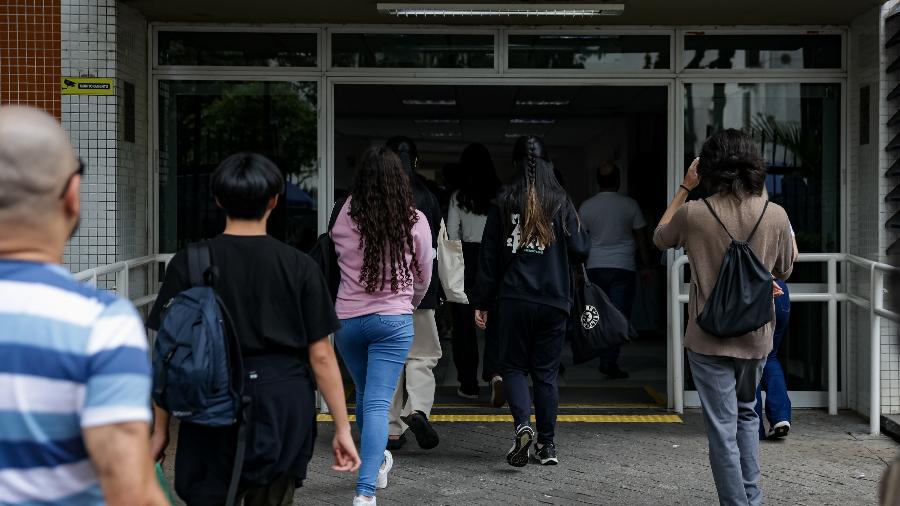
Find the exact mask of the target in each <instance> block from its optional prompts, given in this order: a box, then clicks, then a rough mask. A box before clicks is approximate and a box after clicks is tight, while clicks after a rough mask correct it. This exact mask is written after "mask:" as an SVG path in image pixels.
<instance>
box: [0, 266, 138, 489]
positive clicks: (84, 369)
mask: <svg viewBox="0 0 900 506" xmlns="http://www.w3.org/2000/svg"><path fill="white" fill-rule="evenodd" d="M150 383H151V380H150V363H149V358H148V355H147V341H146V336H145V334H144V329H143V325H142V323H141V320H140V318H138V315H137V313H136V311H135V310H134V308H133V307H132V305H131V304H130V303H129V302H128V301H126V300H123V299H119V298H117V297H115V296H113V295H111V294H109V293H107V292H103V291H100V290H97V289H95V288H91V287H88V286H85V285H82V284H79V283H77V282H76V281H75V280H74V279H72V276H71V275H70V274H69V273H68V272H67V271H65V270H64V269H63V268H61V267H59V266H55V265H49V264H41V263H33V262H24V261H10V260H2V259H0V504H3V505H25V504H27V505H37V504H40V505H48V504H65V505H75V506H80V505H95V504H103V503H104V501H103V494H102V492H101V489H100V483H99V481H98V477H97V473H96V471H95V469H94V466H93V464H92V463H91V461H90V458H89V457H88V453H87V450H86V448H85V444H84V440H83V439H82V436H81V432H82V430H83V429H87V428H91V427H97V426H102V425H110V424H116V423H122V422H133V421H142V422H149V420H150V387H151V385H150Z"/></svg>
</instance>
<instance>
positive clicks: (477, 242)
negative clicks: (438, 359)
mask: <svg viewBox="0 0 900 506" xmlns="http://www.w3.org/2000/svg"><path fill="white" fill-rule="evenodd" d="M459 167H460V170H461V171H462V174H461V177H460V188H459V190H457V191H455V192H454V193H453V195H452V196H451V197H450V208H449V210H448V213H447V235H448V236H449V238H450V239H451V240H454V241H462V245H463V257H464V263H465V290H466V293H467V294H469V293H471V290H472V289H473V288H474V287H475V279H476V277H477V274H478V256H479V252H480V250H481V236H482V234H483V233H484V224H485V221H487V213H488V211H489V210H490V208H491V201H492V200H493V199H494V197H496V196H497V191H498V190H499V189H500V179H499V178H498V177H497V172H496V170H495V169H494V162H493V160H491V154H490V153H489V152H488V150H487V148H486V147H484V146H483V145H481V144H470V145H469V146H468V147H466V149H465V150H463V152H462V156H461V157H460V163H459ZM452 309H453V363H454V364H455V365H456V371H457V380H458V381H459V390H457V394H459V396H460V397H463V398H466V399H477V398H478V397H479V387H478V358H479V357H478V340H477V338H476V336H475V320H474V318H473V309H472V308H471V307H469V305H468V304H453V308H452ZM498 346H499V345H498V340H497V339H496V335H495V332H494V330H492V328H491V327H490V326H489V327H488V329H487V333H486V335H485V350H484V363H483V367H482V375H481V376H482V379H483V380H484V381H487V382H490V384H491V399H492V403H493V404H494V405H496V406H497V407H499V406H502V405H503V403H504V402H505V396H504V390H503V388H502V387H503V380H502V379H501V377H500V374H499V364H498V363H497V362H498V360H499V359H498V355H499V348H498Z"/></svg>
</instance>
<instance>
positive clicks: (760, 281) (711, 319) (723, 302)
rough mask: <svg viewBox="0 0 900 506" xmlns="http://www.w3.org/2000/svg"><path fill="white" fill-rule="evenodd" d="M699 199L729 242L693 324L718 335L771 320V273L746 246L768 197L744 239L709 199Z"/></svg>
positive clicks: (751, 328) (734, 333) (737, 332)
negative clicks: (717, 212)
mask: <svg viewBox="0 0 900 506" xmlns="http://www.w3.org/2000/svg"><path fill="white" fill-rule="evenodd" d="M703 203H704V204H706V207H707V208H708V209H709V212H711V213H712V215H713V217H715V219H716V221H718V222H719V225H722V228H723V229H725V233H726V234H728V237H730V238H731V244H730V245H729V246H728V250H727V251H726V252H725V258H724V259H723V260H722V267H721V268H720V269H719V275H718V277H717V278H716V286H715V287H713V291H712V293H711V294H710V295H709V298H708V299H707V300H706V304H705V305H704V307H703V311H701V312H700V315H699V316H698V317H697V325H699V326H700V328H701V329H703V330H704V331H706V332H707V333H709V334H712V335H714V336H719V337H740V336H743V335H745V334H747V333H749V332H753V331H754V330H757V329H759V328H761V327H762V326H764V325H766V324H767V323H769V322H771V321H772V280H773V279H774V278H773V277H772V273H771V272H769V270H768V269H766V266H765V265H763V263H762V262H761V261H760V260H759V258H758V257H757V256H756V254H754V253H753V250H752V249H750V241H752V240H753V236H754V235H755V234H756V230H757V229H758V228H759V224H760V223H762V219H763V216H765V214H766V209H768V207H769V201H768V200H767V201H766V205H765V206H764V207H763V211H762V214H760V216H759V220H757V222H756V226H754V227H753V231H752V232H750V237H748V238H747V240H746V241H738V240H737V239H735V238H734V236H733V235H731V232H729V231H728V228H727V227H726V226H725V224H724V223H722V220H721V219H719V216H718V215H716V212H715V211H713V208H712V206H711V205H709V202H707V200H706V199H703Z"/></svg>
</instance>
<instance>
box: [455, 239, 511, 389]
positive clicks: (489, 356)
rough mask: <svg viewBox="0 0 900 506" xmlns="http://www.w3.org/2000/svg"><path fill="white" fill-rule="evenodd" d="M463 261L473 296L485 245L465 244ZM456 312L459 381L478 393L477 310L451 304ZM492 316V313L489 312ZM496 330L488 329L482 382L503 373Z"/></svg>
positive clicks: (494, 328)
mask: <svg viewBox="0 0 900 506" xmlns="http://www.w3.org/2000/svg"><path fill="white" fill-rule="evenodd" d="M462 247H463V258H464V261H465V265H466V271H465V283H466V286H465V289H466V294H468V295H471V294H472V293H473V291H474V289H475V282H476V280H477V277H478V254H479V252H480V251H481V245H480V244H478V243H477V242H464V243H462ZM451 307H452V310H453V364H454V365H455V366H456V378H457V380H458V381H459V385H460V387H461V388H462V390H463V391H464V392H466V393H478V358H479V354H478V337H477V335H476V330H475V309H474V308H473V307H472V306H470V305H469V304H456V303H453V304H451ZM489 313H490V312H489ZM496 334H497V332H496V326H493V327H491V325H490V322H488V329H487V332H486V335H485V344H484V364H483V367H482V373H481V379H483V380H484V381H486V382H490V381H491V378H493V377H494V375H495V374H498V373H499V372H500V371H499V370H498V369H499V365H498V364H497V362H498V358H497V354H498V348H499V346H498V343H497V337H496Z"/></svg>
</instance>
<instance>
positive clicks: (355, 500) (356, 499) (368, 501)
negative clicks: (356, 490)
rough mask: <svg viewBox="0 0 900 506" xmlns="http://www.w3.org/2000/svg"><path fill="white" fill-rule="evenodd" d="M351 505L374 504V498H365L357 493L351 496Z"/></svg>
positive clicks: (369, 505)
mask: <svg viewBox="0 0 900 506" xmlns="http://www.w3.org/2000/svg"><path fill="white" fill-rule="evenodd" d="M353 506H375V498H374V497H372V498H371V499H366V498H365V497H363V496H361V495H358V496H356V497H354V498H353Z"/></svg>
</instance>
